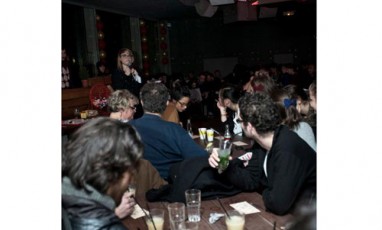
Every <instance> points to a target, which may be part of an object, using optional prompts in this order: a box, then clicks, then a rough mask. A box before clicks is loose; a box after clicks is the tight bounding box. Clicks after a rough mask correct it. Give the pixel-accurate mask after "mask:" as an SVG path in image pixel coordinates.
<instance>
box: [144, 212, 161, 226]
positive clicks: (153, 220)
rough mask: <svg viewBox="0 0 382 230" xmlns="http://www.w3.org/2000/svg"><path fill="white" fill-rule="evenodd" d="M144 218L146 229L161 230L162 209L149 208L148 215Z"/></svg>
mask: <svg viewBox="0 0 382 230" xmlns="http://www.w3.org/2000/svg"><path fill="white" fill-rule="evenodd" d="M145 220H146V224H147V228H148V230H155V229H156V230H163V223H164V210H163V209H157V208H153V209H151V210H150V213H149V215H148V216H146V217H145ZM154 225H155V227H154Z"/></svg>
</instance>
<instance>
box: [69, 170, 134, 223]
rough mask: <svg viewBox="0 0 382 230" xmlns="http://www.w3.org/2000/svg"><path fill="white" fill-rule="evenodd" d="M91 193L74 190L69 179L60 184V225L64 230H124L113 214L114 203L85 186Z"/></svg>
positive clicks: (109, 198)
mask: <svg viewBox="0 0 382 230" xmlns="http://www.w3.org/2000/svg"><path fill="white" fill-rule="evenodd" d="M87 188H88V189H89V190H90V191H91V193H89V194H88V193H87V192H86V191H85V190H83V189H81V190H79V189H77V188H75V187H74V186H73V185H72V183H71V182H70V180H69V178H67V177H64V178H63V182H62V221H63V223H62V225H63V228H62V229H64V230H126V229H127V228H125V227H124V226H123V224H122V222H121V221H120V220H119V218H118V217H117V216H116V215H115V214H114V209H115V203H114V201H113V199H112V198H111V197H109V196H107V195H102V194H100V193H99V192H98V191H96V190H95V189H94V188H92V187H90V186H87Z"/></svg>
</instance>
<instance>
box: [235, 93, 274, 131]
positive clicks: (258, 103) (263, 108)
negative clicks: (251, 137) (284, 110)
mask: <svg viewBox="0 0 382 230" xmlns="http://www.w3.org/2000/svg"><path fill="white" fill-rule="evenodd" d="M239 109H240V115H241V118H242V119H243V122H244V124H246V122H249V123H251V124H252V126H253V127H255V128H256V131H257V133H259V134H260V135H262V134H266V133H268V132H271V131H274V130H275V129H276V128H277V127H278V126H279V125H280V114H279V111H278V109H277V106H276V105H275V103H273V101H272V99H271V98H270V96H269V95H267V94H265V93H254V94H245V95H244V96H242V97H241V98H240V99H239Z"/></svg>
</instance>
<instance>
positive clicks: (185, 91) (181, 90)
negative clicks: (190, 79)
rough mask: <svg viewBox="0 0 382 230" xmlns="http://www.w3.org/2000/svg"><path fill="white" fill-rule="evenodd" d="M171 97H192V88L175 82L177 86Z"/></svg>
mask: <svg viewBox="0 0 382 230" xmlns="http://www.w3.org/2000/svg"><path fill="white" fill-rule="evenodd" d="M170 96H171V99H173V100H176V101H179V100H180V99H182V98H183V97H190V96H191V93H190V89H189V88H188V87H187V86H184V85H183V86H181V85H179V84H175V87H174V89H173V90H171V92H170Z"/></svg>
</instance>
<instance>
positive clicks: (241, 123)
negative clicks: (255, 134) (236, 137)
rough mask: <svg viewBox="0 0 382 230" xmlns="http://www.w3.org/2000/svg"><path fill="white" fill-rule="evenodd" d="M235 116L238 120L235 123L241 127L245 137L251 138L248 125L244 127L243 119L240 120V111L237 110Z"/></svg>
mask: <svg viewBox="0 0 382 230" xmlns="http://www.w3.org/2000/svg"><path fill="white" fill-rule="evenodd" d="M237 115H238V119H237V120H236V122H238V123H239V124H240V125H241V129H242V130H243V132H244V134H245V136H246V137H249V138H251V137H252V136H251V133H250V132H249V130H248V125H244V122H243V119H242V118H241V114H240V109H238V112H237Z"/></svg>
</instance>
